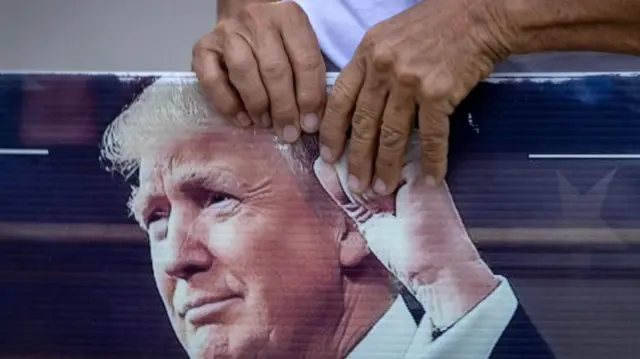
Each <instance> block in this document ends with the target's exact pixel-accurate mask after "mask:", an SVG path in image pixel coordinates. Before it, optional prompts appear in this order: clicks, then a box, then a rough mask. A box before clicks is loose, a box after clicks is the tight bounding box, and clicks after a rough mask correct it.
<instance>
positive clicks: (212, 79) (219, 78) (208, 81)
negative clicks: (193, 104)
mask: <svg viewBox="0 0 640 359" xmlns="http://www.w3.org/2000/svg"><path fill="white" fill-rule="evenodd" d="M223 81H224V78H223V75H222V73H221V72H211V71H209V72H206V73H202V74H201V78H200V82H202V83H203V84H204V85H205V86H206V88H207V89H211V88H213V87H214V86H218V85H219V84H220V83H221V82H223Z"/></svg>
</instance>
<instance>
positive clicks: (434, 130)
mask: <svg viewBox="0 0 640 359" xmlns="http://www.w3.org/2000/svg"><path fill="white" fill-rule="evenodd" d="M418 117H419V126H420V149H421V154H422V169H423V171H424V174H425V176H426V181H427V183H428V184H431V185H435V184H439V183H441V182H442V181H443V180H444V177H445V175H446V172H447V155H448V151H449V116H447V115H446V113H445V112H443V111H439V110H438V109H436V108H434V107H433V106H424V105H422V104H421V105H420V109H419V114H418Z"/></svg>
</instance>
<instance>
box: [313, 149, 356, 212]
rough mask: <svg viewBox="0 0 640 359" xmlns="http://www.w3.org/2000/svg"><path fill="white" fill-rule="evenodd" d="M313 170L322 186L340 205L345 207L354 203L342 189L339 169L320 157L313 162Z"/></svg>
mask: <svg viewBox="0 0 640 359" xmlns="http://www.w3.org/2000/svg"><path fill="white" fill-rule="evenodd" d="M313 172H314V174H315V175H316V178H317V179H318V182H320V185H321V186H322V188H323V189H324V190H325V192H327V194H329V196H330V197H331V199H332V200H333V201H334V202H335V203H336V204H337V205H338V206H340V207H342V208H343V207H345V206H347V205H349V204H352V203H353V202H351V200H350V199H349V197H348V196H347V194H346V193H345V192H344V190H343V189H342V184H341V183H340V177H339V176H338V171H337V170H336V168H335V167H334V166H332V165H329V164H327V163H325V162H324V161H323V160H322V159H321V158H318V159H316V161H315V162H314V163H313Z"/></svg>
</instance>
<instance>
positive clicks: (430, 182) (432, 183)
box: [425, 176, 436, 187]
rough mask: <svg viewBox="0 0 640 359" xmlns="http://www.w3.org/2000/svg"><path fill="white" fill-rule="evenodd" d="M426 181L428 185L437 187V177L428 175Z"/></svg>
mask: <svg viewBox="0 0 640 359" xmlns="http://www.w3.org/2000/svg"><path fill="white" fill-rule="evenodd" d="M425 183H426V184H427V186H429V187H435V185H436V179H435V178H433V176H427V177H426V178H425Z"/></svg>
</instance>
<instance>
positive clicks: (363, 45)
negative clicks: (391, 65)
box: [358, 27, 378, 53]
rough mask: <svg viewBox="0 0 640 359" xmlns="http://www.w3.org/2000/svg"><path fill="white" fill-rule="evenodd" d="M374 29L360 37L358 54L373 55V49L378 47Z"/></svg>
mask: <svg viewBox="0 0 640 359" xmlns="http://www.w3.org/2000/svg"><path fill="white" fill-rule="evenodd" d="M374 28H375V27H374ZM374 28H372V29H369V31H367V32H366V33H365V34H364V36H363V37H362V40H361V41H360V45H359V46H358V50H359V51H360V52H373V53H375V48H376V47H377V45H378V37H377V36H376V34H375V32H374Z"/></svg>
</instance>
